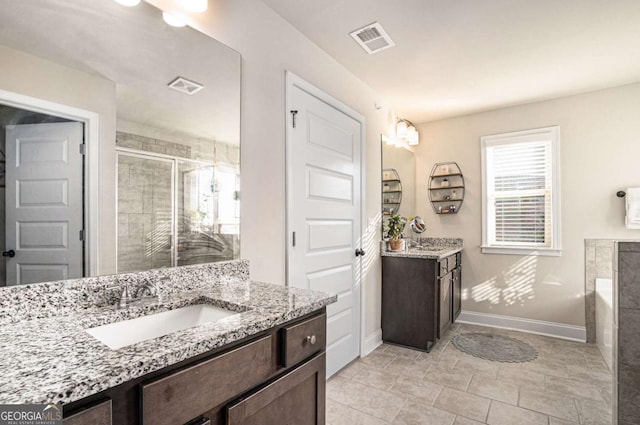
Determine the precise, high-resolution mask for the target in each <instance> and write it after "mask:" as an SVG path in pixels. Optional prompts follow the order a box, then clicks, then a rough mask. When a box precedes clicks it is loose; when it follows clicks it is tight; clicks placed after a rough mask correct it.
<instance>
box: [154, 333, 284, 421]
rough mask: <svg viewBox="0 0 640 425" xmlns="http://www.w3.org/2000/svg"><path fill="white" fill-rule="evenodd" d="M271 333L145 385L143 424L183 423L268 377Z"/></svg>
mask: <svg viewBox="0 0 640 425" xmlns="http://www.w3.org/2000/svg"><path fill="white" fill-rule="evenodd" d="M272 353H273V351H272V337H271V335H268V336H265V337H263V338H260V339H258V340H257V341H254V342H251V343H249V344H247V345H243V346H242V347H239V348H236V349H234V350H232V351H230V352H228V353H225V354H222V355H220V356H218V357H215V358H213V359H210V360H205V361H203V362H202V363H198V364H196V365H195V366H191V367H189V368H187V369H183V370H181V371H178V372H176V373H174V374H171V375H169V376H166V377H164V378H161V379H159V380H157V381H154V382H151V383H148V384H144V385H142V423H143V424H144V425H175V424H183V423H186V422H188V421H189V420H191V419H194V418H196V417H197V416H199V415H201V414H203V413H205V412H207V411H209V410H211V409H213V408H215V407H216V406H219V405H220V404H222V403H224V402H226V401H227V400H229V399H231V398H233V397H236V396H237V395H238V394H242V393H243V392H245V391H247V390H249V389H251V388H253V387H255V386H256V385H258V384H261V383H262V382H264V381H266V380H267V378H268V377H269V376H270V375H271V374H272V373H273V372H274V368H273V358H272Z"/></svg>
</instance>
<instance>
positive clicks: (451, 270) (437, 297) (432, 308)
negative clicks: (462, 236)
mask: <svg viewBox="0 0 640 425" xmlns="http://www.w3.org/2000/svg"><path fill="white" fill-rule="evenodd" d="M461 260H462V255H461V253H457V254H454V255H451V256H449V257H446V258H443V259H440V260H435V259H427V258H411V257H391V256H384V257H382V339H383V341H385V342H388V343H391V344H398V345H404V346H408V347H413V348H417V349H420V350H425V351H430V350H431V349H432V348H433V345H434V344H435V343H436V342H437V340H438V339H440V338H441V337H442V335H444V333H445V332H446V330H447V328H448V327H449V326H450V325H451V323H453V322H454V321H455V320H456V318H457V317H458V315H459V314H460V310H461V307H462V303H461V292H462V279H461V277H462V274H461V273H462V267H461Z"/></svg>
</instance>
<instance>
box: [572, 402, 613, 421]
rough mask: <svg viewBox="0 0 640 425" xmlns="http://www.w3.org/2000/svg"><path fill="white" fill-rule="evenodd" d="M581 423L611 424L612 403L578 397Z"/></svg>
mask: <svg viewBox="0 0 640 425" xmlns="http://www.w3.org/2000/svg"><path fill="white" fill-rule="evenodd" d="M576 405H577V406H578V413H579V414H580V423H581V424H583V425H611V423H612V422H613V414H612V413H611V405H610V404H607V403H603V402H597V401H594V400H585V399H576Z"/></svg>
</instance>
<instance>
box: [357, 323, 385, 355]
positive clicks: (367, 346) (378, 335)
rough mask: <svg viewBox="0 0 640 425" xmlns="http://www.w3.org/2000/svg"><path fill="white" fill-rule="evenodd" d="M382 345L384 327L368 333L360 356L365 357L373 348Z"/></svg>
mask: <svg viewBox="0 0 640 425" xmlns="http://www.w3.org/2000/svg"><path fill="white" fill-rule="evenodd" d="M381 345H382V329H378V330H377V331H374V332H372V333H370V334H369V335H367V337H366V338H365V339H364V345H363V347H362V350H361V351H362V352H361V353H360V357H364V356H366V355H367V354H369V353H371V352H372V351H373V350H375V349H376V348H378V347H379V346H381Z"/></svg>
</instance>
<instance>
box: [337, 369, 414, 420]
mask: <svg viewBox="0 0 640 425" xmlns="http://www.w3.org/2000/svg"><path fill="white" fill-rule="evenodd" d="M327 398H328V399H330V400H333V401H337V402H339V403H342V404H344V405H347V406H349V407H352V408H354V409H356V410H359V411H360V412H362V413H366V414H368V415H371V416H374V417H376V418H378V419H382V420H384V421H387V422H390V421H391V420H393V418H394V417H395V416H396V414H397V413H398V412H399V411H400V409H401V408H402V406H404V403H405V400H404V398H402V397H399V396H397V395H395V394H391V393H389V392H386V391H382V390H378V389H376V388H372V387H369V386H367V385H364V384H361V383H359V382H354V381H351V380H349V379H345V378H340V377H336V378H331V379H330V380H329V381H327Z"/></svg>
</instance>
